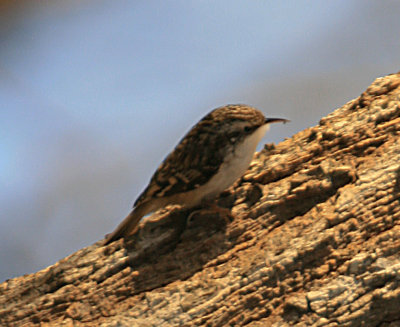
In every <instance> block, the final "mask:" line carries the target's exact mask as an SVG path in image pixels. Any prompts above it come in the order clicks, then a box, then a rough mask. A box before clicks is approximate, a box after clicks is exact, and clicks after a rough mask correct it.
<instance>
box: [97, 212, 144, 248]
mask: <svg viewBox="0 0 400 327" xmlns="http://www.w3.org/2000/svg"><path fill="white" fill-rule="evenodd" d="M145 209H146V208H144V207H143V206H139V207H136V208H135V209H133V210H132V211H131V212H130V213H129V215H127V216H126V217H125V219H124V220H123V221H122V222H121V223H120V224H119V225H118V227H117V228H116V229H115V230H114V231H113V232H112V233H111V234H109V235H107V236H106V240H105V241H104V245H107V244H110V243H111V242H114V241H116V240H118V239H120V238H122V237H126V236H129V235H131V234H132V233H134V232H135V231H136V228H137V225H138V224H139V221H140V219H141V218H142V217H143V216H144V215H145V214H147V212H145Z"/></svg>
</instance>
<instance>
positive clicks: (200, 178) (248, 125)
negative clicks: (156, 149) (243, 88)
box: [106, 105, 286, 243]
mask: <svg viewBox="0 0 400 327" xmlns="http://www.w3.org/2000/svg"><path fill="white" fill-rule="evenodd" d="M279 121H281V122H284V121H286V120H285V119H280V118H276V119H275V118H272V119H266V118H265V117H264V115H263V114H262V113H261V112H260V111H259V110H257V109H255V108H253V107H250V106H247V105H227V106H224V107H220V108H217V109H214V110H213V111H211V112H210V113H209V114H208V115H206V116H205V117H204V118H203V119H201V120H200V121H199V122H198V123H197V124H196V125H195V126H193V127H192V129H191V130H190V131H189V132H188V133H187V134H186V135H185V136H184V137H183V138H182V140H181V141H180V142H179V144H178V145H177V146H176V147H175V149H174V150H173V151H172V152H171V153H170V154H169V155H168V156H167V157H166V158H165V159H164V161H163V162H162V164H161V165H160V166H159V167H158V169H157V170H156V172H155V173H154V175H153V177H152V178H151V180H150V182H149V185H148V186H147V187H146V189H145V190H144V191H143V193H142V194H141V195H140V196H139V197H138V199H137V200H136V202H135V204H134V210H133V211H132V212H131V213H130V214H129V215H128V216H127V217H126V218H125V220H124V221H123V222H122V223H121V224H120V225H119V226H118V227H117V229H116V230H115V231H114V232H113V233H112V234H111V235H110V236H109V237H108V238H107V240H106V243H110V242H112V241H113V240H116V239H118V238H120V237H124V236H127V235H129V234H131V233H132V232H134V230H135V229H136V226H137V224H138V222H139V220H140V219H141V218H142V217H143V216H144V215H146V214H148V213H150V212H152V211H155V210H157V209H160V208H162V207H164V206H165V205H167V204H181V205H184V206H186V207H193V206H195V205H198V204H200V202H201V201H203V200H205V199H210V198H212V197H215V196H216V195H218V194H219V193H220V192H222V191H223V190H224V189H225V188H227V187H228V186H230V185H231V184H232V183H233V182H234V181H235V180H236V179H237V178H239V177H240V176H241V175H242V174H243V172H244V171H245V170H246V168H247V167H248V164H249V163H250V161H251V158H252V156H253V153H254V151H255V147H256V145H257V143H258V142H259V140H260V139H261V137H262V135H263V134H264V132H265V131H266V130H267V124H268V123H272V122H279ZM246 140H247V141H246ZM245 141H246V142H245ZM247 143H248V145H247ZM224 175H226V176H224Z"/></svg>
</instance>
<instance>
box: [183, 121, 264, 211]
mask: <svg viewBox="0 0 400 327" xmlns="http://www.w3.org/2000/svg"><path fill="white" fill-rule="evenodd" d="M268 129H269V125H268V124H266V125H263V126H261V127H259V128H258V129H257V130H256V131H255V132H254V133H253V134H251V135H249V136H248V137H247V138H245V139H244V140H243V142H242V143H240V144H238V145H237V147H236V149H235V151H234V152H233V153H232V154H229V155H228V156H227V157H226V158H225V161H224V163H223V164H222V165H221V167H220V169H219V170H218V172H217V173H216V174H215V175H214V176H213V177H212V178H211V179H210V180H209V181H208V182H207V183H206V184H204V185H202V186H200V187H199V188H197V189H196V190H193V191H191V194H190V200H191V201H188V202H191V205H197V204H199V202H200V201H201V200H203V199H211V198H213V197H215V196H217V195H218V194H219V193H221V192H222V191H224V190H225V189H227V188H228V187H229V186H231V185H232V184H233V183H234V182H235V181H236V180H237V179H238V178H239V177H241V176H242V175H243V173H244V172H245V171H246V170H247V168H248V167H249V165H250V162H251V160H252V159H253V156H254V152H255V151H256V148H257V145H258V143H259V142H260V141H261V139H262V138H263V136H264V134H265V133H266V132H267V131H268Z"/></svg>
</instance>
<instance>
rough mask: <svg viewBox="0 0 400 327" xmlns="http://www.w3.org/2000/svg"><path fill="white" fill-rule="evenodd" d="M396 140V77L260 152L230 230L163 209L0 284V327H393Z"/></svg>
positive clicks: (237, 189) (399, 288) (397, 322)
mask: <svg viewBox="0 0 400 327" xmlns="http://www.w3.org/2000/svg"><path fill="white" fill-rule="evenodd" d="M399 133H400V73H398V74H393V75H389V76H387V77H384V78H378V79H377V80H376V81H375V82H374V83H373V84H372V85H371V86H370V87H369V88H368V89H367V90H366V91H365V92H364V93H363V94H362V95H361V96H360V97H359V98H357V99H355V100H353V101H350V102H349V103H347V104H345V105H344V106H343V107H342V108H339V109H337V110H335V111H334V112H333V113H332V114H330V115H329V116H327V117H325V118H323V119H322V120H321V121H320V124H319V125H318V126H315V127H312V128H309V129H306V130H304V131H302V132H300V133H298V134H296V135H294V136H293V137H292V138H290V139H287V140H285V141H284V142H282V143H280V144H279V145H277V146H274V145H267V146H266V147H265V149H264V150H263V151H261V152H260V153H258V154H257V155H256V157H255V159H254V161H253V163H252V165H251V167H250V168H249V170H248V171H247V172H246V174H245V175H244V176H243V178H242V179H241V180H240V181H238V182H237V183H236V185H234V187H231V188H230V189H229V190H228V191H226V192H224V193H223V194H222V195H221V196H220V197H219V199H218V202H219V205H220V206H222V207H226V208H232V214H233V216H234V219H233V221H232V222H228V221H226V219H224V218H223V215H222V214H221V213H219V211H215V210H211V209H210V208H208V209H202V210H198V211H194V212H193V211H192V212H188V211H183V210H179V208H177V207H173V208H169V209H168V210H167V209H165V210H164V211H162V212H159V213H158V214H155V215H153V216H152V217H151V218H150V219H148V220H147V221H146V222H145V223H142V224H141V227H140V230H139V232H138V233H137V234H135V235H134V236H133V237H131V238H130V239H129V240H128V241H123V240H120V241H117V242H114V243H112V244H110V245H109V246H106V247H103V246H102V244H101V242H102V241H99V242H97V243H96V244H93V245H92V246H89V247H87V248H84V249H82V250H80V251H78V252H76V253H74V254H72V255H70V256H69V257H67V258H65V259H62V260H60V261H59V262H57V263H56V264H54V265H53V266H50V267H48V268H46V269H43V270H42V271H39V272H37V273H35V274H31V275H26V276H22V277H18V278H14V279H11V280H8V281H6V282H4V283H3V284H1V285H0V325H1V326H25V325H26V326H39V325H40V326H244V325H246V326H271V325H274V326H296V325H299V326H392V327H393V326H400V254H399V250H400V207H399V201H400V139H399ZM221 212H222V211H221ZM188 217H189V218H188Z"/></svg>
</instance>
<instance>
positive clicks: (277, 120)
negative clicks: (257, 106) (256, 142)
mask: <svg viewBox="0 0 400 327" xmlns="http://www.w3.org/2000/svg"><path fill="white" fill-rule="evenodd" d="M288 122H290V120H288V119H284V118H265V121H264V124H271V123H284V124H286V123H288Z"/></svg>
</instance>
